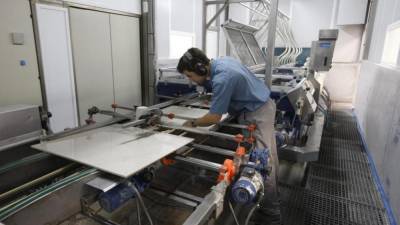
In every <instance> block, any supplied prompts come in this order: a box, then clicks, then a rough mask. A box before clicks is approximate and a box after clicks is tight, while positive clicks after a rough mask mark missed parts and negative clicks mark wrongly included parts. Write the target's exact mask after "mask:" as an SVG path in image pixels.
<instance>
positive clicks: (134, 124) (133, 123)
mask: <svg viewBox="0 0 400 225" xmlns="http://www.w3.org/2000/svg"><path fill="white" fill-rule="evenodd" d="M145 122H146V120H145V119H141V120H135V121H132V122H129V123H124V124H122V127H123V128H127V127H134V126H139V125H142V124H144V123H145Z"/></svg>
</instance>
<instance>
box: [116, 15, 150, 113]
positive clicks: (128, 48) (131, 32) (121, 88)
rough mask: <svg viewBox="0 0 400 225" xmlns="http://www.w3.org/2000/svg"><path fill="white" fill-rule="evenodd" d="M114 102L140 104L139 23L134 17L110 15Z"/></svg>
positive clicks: (130, 105) (128, 104)
mask: <svg viewBox="0 0 400 225" xmlns="http://www.w3.org/2000/svg"><path fill="white" fill-rule="evenodd" d="M110 24H111V43H112V44H111V46H112V62H113V74H114V92H115V102H116V103H117V104H119V105H123V106H129V107H132V106H133V105H141V104H142V89H141V86H142V85H141V70H140V24H139V19H138V18H135V17H128V16H121V15H115V14H111V15H110Z"/></svg>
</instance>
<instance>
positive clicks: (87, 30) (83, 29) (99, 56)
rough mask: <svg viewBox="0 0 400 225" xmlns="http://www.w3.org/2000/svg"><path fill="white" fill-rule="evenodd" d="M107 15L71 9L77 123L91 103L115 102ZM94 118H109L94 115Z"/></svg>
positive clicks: (108, 105)
mask: <svg viewBox="0 0 400 225" xmlns="http://www.w3.org/2000/svg"><path fill="white" fill-rule="evenodd" d="M109 17H110V15H109V14H108V13H102V12H97V11H90V10H83V9H76V8H70V21H71V38H72V51H73V58H74V69H75V80H76V87H77V95H78V106H79V116H80V123H81V125H83V124H84V123H85V119H86V118H87V117H88V115H87V110H88V109H89V108H90V107H92V106H97V107H98V108H100V109H111V104H112V103H113V102H114V89H113V70H112V57H111V37H110V36H111V35H110V18H109ZM95 118H96V121H98V122H101V121H104V120H107V119H110V117H109V116H103V115H96V117H95Z"/></svg>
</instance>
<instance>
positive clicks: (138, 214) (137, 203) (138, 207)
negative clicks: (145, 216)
mask: <svg viewBox="0 0 400 225" xmlns="http://www.w3.org/2000/svg"><path fill="white" fill-rule="evenodd" d="M136 210H137V220H138V224H139V225H142V218H141V217H140V205H139V200H138V199H136Z"/></svg>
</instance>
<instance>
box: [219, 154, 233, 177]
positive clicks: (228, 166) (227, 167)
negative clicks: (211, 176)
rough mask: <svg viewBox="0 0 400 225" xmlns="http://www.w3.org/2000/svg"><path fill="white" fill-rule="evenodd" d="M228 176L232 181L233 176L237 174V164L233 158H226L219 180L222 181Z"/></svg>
mask: <svg viewBox="0 0 400 225" xmlns="http://www.w3.org/2000/svg"><path fill="white" fill-rule="evenodd" d="M225 175H226V178H227V180H228V181H229V182H231V181H232V179H233V177H234V176H235V165H234V164H233V161H232V160H231V159H225V161H224V166H222V167H221V170H220V172H219V176H218V182H220V181H222V180H224V179H225Z"/></svg>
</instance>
